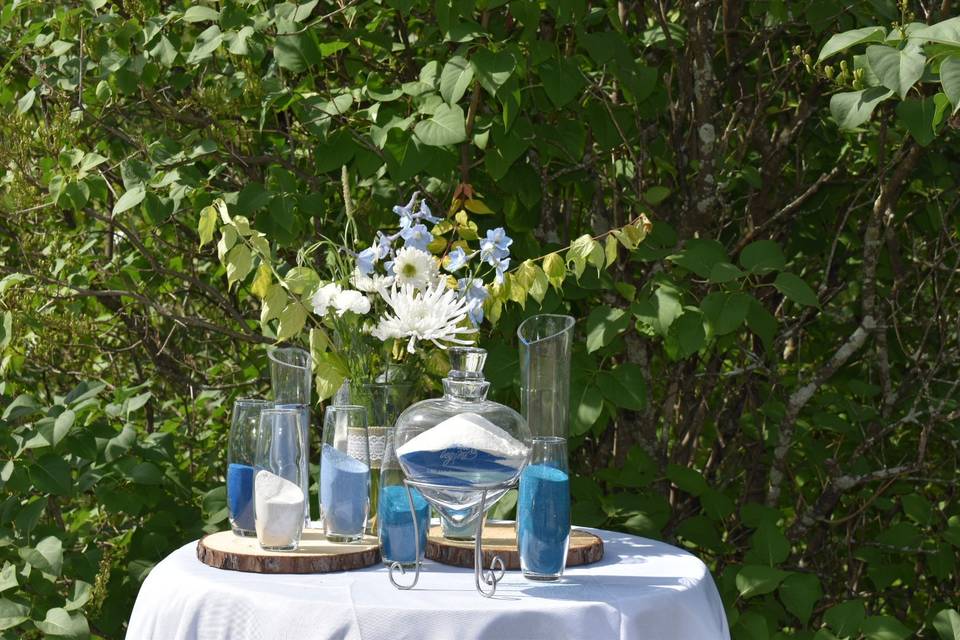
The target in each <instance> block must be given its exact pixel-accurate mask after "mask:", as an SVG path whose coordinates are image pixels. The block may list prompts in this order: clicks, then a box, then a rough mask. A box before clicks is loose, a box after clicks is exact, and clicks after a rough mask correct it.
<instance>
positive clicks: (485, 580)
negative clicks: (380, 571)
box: [388, 480, 514, 598]
mask: <svg viewBox="0 0 960 640" xmlns="http://www.w3.org/2000/svg"><path fill="white" fill-rule="evenodd" d="M403 484H404V486H405V487H406V489H407V503H408V504H409V506H410V515H411V516H412V518H413V540H414V551H415V552H416V559H417V561H416V565H415V573H414V575H413V582H411V583H410V584H409V585H405V584H401V583H400V582H398V581H397V578H396V574H397V573H399V574H400V575H401V576H403V575H406V573H407V570H406V569H405V568H404V567H403V565H402V564H401V563H399V562H394V563H392V564H391V565H390V571H389V574H388V577H389V578H390V584H392V585H393V586H394V587H396V588H397V589H401V590H403V591H407V590H409V589H413V588H414V587H415V586H417V582H419V581H420V564H421V562H420V530H419V527H418V525H417V512H416V508H415V507H414V504H413V493H412V492H411V491H410V488H411V487H425V488H431V487H435V486H436V485H431V484H428V483H423V482H414V481H412V480H404V481H403ZM513 485H514V483H513V482H507V483H503V484H499V485H492V486H488V487H484V488H483V489H482V491H483V493H482V494H481V495H480V512H479V516H478V517H479V518H480V521H479V522H478V523H477V536H476V540H475V542H474V546H473V582H474V586H476V588H477V591H478V592H479V593H480V595H482V596H484V597H486V598H492V597H493V596H494V594H495V593H496V592H497V584H498V583H499V582H500V581H501V580H503V576H504V574H505V573H506V566H505V565H504V563H503V559H502V558H501V557H500V556H494V557H493V559H492V560H491V561H490V568H489V569H485V568H484V567H483V519H484V517H485V516H486V513H487V492H488V491H494V490H500V489H509V488H510V487H512V486H513ZM442 488H443V489H445V490H446V491H450V490H451V489H450V487H442ZM476 490H477V489H469V491H476ZM464 491H467V490H464Z"/></svg>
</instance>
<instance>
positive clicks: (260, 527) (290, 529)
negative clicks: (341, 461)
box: [254, 408, 306, 551]
mask: <svg viewBox="0 0 960 640" xmlns="http://www.w3.org/2000/svg"><path fill="white" fill-rule="evenodd" d="M300 419H301V412H300V411H298V410H295V409H278V408H273V409H264V410H263V411H261V413H260V429H259V433H258V434H257V454H256V458H255V468H256V475H255V476H254V523H255V528H256V532H257V541H258V542H259V543H260V546H261V547H262V548H263V549H266V550H268V551H292V550H294V549H296V548H297V546H298V545H299V544H300V536H301V534H302V533H303V509H304V503H305V502H306V494H305V493H304V491H303V488H302V487H303V481H302V477H301V474H302V473H303V471H302V469H303V466H302V465H303V457H304V446H303V436H302V432H301V428H300Z"/></svg>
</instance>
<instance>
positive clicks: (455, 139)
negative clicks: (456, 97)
mask: <svg viewBox="0 0 960 640" xmlns="http://www.w3.org/2000/svg"><path fill="white" fill-rule="evenodd" d="M413 133H414V135H416V136H417V138H418V139H419V140H420V142H422V143H423V144H425V145H429V146H432V147H442V146H446V145H450V144H459V143H461V142H463V141H464V140H466V139H467V129H466V121H465V120H464V116H463V109H461V108H460V106H459V105H452V106H451V105H446V104H441V105H440V106H438V107H437V110H436V111H434V112H433V115H432V116H430V118H428V119H427V120H421V121H420V122H418V123H417V125H416V126H415V127H414V128H413Z"/></svg>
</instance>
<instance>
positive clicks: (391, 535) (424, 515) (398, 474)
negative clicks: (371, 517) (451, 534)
mask: <svg viewBox="0 0 960 640" xmlns="http://www.w3.org/2000/svg"><path fill="white" fill-rule="evenodd" d="M403 479H404V475H403V470H402V469H401V468H400V463H399V461H398V460H397V452H396V448H395V446H394V434H393V432H392V430H391V431H390V432H388V433H387V436H386V444H385V446H384V452H383V459H382V461H381V466H380V493H379V498H378V501H379V505H378V512H379V514H380V515H379V518H378V519H377V535H378V536H379V538H380V555H381V556H382V557H383V562H384V563H385V564H387V565H390V564H393V563H394V562H399V563H400V564H401V565H403V566H412V565H414V564H416V562H417V561H418V560H423V555H424V553H425V551H426V548H427V531H428V530H429V528H430V505H429V504H427V501H426V499H425V498H424V497H423V494H421V493H420V492H419V491H418V490H417V489H416V488H414V487H410V488H409V495H408V493H407V487H406V486H405V485H404V482H403ZM411 500H412V501H413V515H412V514H411V509H410V502H411ZM418 539H419V544H418V542H417V541H418ZM418 551H419V555H417V554H418Z"/></svg>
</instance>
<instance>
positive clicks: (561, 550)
mask: <svg viewBox="0 0 960 640" xmlns="http://www.w3.org/2000/svg"><path fill="white" fill-rule="evenodd" d="M568 473H569V469H568V466H567V441H566V440H565V439H564V438H558V437H555V436H547V437H535V438H533V444H532V446H531V453H530V464H528V465H527V466H526V467H525V468H524V470H523V473H521V474H520V494H519V497H518V500H517V544H518V546H519V550H520V569H521V570H522V571H523V575H524V577H525V578H529V579H530V580H548V581H549V580H557V579H558V578H560V576H562V575H563V569H564V567H565V566H566V564H567V545H568V544H569V542H570V480H569V476H568Z"/></svg>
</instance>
